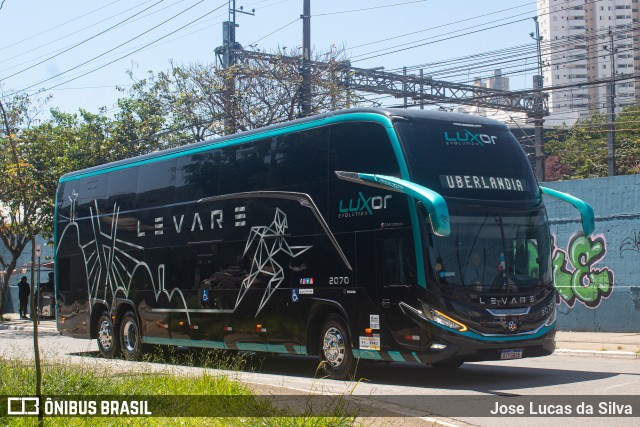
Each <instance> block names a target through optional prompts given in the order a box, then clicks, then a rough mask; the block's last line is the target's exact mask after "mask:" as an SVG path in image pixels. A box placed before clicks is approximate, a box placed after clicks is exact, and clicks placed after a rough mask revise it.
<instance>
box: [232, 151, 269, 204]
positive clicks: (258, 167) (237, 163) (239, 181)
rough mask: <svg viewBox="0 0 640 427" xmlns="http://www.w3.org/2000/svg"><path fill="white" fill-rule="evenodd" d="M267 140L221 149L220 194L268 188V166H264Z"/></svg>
mask: <svg viewBox="0 0 640 427" xmlns="http://www.w3.org/2000/svg"><path fill="white" fill-rule="evenodd" d="M268 150H270V142H269V141H268V140H267V141H265V140H260V141H255V142H251V143H247V144H240V145H236V146H233V147H227V148H223V149H222V150H221V152H222V158H221V164H220V176H221V179H220V192H221V194H231V193H240V192H245V191H257V190H266V189H267V188H268V187H269V168H270V165H269V164H265V157H266V152H265V151H268Z"/></svg>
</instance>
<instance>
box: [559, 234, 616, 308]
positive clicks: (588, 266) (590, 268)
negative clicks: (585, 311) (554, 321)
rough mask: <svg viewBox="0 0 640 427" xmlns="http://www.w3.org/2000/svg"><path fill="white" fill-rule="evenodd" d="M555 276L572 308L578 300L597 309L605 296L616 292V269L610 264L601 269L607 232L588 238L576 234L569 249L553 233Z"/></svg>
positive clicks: (561, 292) (561, 294)
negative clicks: (614, 279) (562, 245)
mask: <svg viewBox="0 0 640 427" xmlns="http://www.w3.org/2000/svg"><path fill="white" fill-rule="evenodd" d="M552 239H553V240H552V244H553V276H554V282H555V285H556V289H557V291H558V294H559V295H560V297H561V298H562V301H564V302H565V303H566V304H567V305H568V306H569V307H573V306H574V305H575V303H576V301H578V302H580V303H582V304H584V305H585V306H587V307H589V308H596V307H598V305H600V303H601V302H602V299H603V298H607V297H609V295H611V292H612V291H613V284H614V281H613V278H614V275H613V271H612V270H611V269H610V268H608V267H602V268H597V267H596V266H595V265H596V264H598V263H599V262H601V261H602V260H603V259H604V257H605V255H606V254H607V244H606V239H605V237H604V235H603V234H598V235H594V236H590V237H585V236H583V235H582V234H574V235H573V236H571V238H570V239H569V244H568V245H567V249H566V250H563V249H560V248H559V247H558V246H556V244H555V242H556V236H552Z"/></svg>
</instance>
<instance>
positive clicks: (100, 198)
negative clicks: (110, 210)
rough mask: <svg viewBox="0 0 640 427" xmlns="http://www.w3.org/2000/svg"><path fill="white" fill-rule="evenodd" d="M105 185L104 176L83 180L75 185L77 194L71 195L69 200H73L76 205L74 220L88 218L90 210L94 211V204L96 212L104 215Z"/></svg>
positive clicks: (105, 178) (105, 179)
mask: <svg viewBox="0 0 640 427" xmlns="http://www.w3.org/2000/svg"><path fill="white" fill-rule="evenodd" d="M106 183H107V177H106V175H96V176H92V177H89V178H83V179H82V180H80V182H79V183H77V184H76V185H77V192H76V194H75V195H74V194H71V198H72V199H75V203H76V206H75V216H76V218H85V217H88V216H89V215H90V209H93V210H94V211H95V207H96V204H97V206H98V210H99V211H100V212H101V213H104V209H105V194H106V191H107V185H106ZM74 184H75V182H74ZM72 192H73V190H72ZM96 202H97V203H96Z"/></svg>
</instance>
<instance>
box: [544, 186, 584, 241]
mask: <svg viewBox="0 0 640 427" xmlns="http://www.w3.org/2000/svg"><path fill="white" fill-rule="evenodd" d="M540 191H542V194H544V195H547V196H551V197H555V198H556V199H560V200H562V201H564V202H567V203H570V204H572V205H573V206H574V207H575V208H576V209H578V212H580V218H581V220H582V231H583V232H584V235H585V236H587V237H589V236H590V235H591V234H593V232H594V230H595V228H596V220H595V214H594V213H593V208H592V207H591V205H590V204H589V203H587V202H585V201H583V200H580V199H578V198H577V197H574V196H572V195H571V194H567V193H563V192H562V191H558V190H554V189H553V188H548V187H542V186H541V187H540Z"/></svg>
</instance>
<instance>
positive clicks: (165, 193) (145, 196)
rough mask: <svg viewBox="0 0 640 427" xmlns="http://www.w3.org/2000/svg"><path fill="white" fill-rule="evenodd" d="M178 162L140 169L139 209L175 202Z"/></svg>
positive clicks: (156, 164) (167, 162)
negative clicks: (174, 192) (174, 193)
mask: <svg viewBox="0 0 640 427" xmlns="http://www.w3.org/2000/svg"><path fill="white" fill-rule="evenodd" d="M176 164H177V162H176V160H175V159H173V160H165V161H162V162H157V163H151V164H146V165H142V166H140V167H139V168H138V187H137V191H138V196H137V197H138V203H137V207H138V209H144V208H148V207H154V206H162V205H166V204H169V203H171V202H173V190H174V186H175V182H176Z"/></svg>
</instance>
